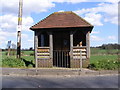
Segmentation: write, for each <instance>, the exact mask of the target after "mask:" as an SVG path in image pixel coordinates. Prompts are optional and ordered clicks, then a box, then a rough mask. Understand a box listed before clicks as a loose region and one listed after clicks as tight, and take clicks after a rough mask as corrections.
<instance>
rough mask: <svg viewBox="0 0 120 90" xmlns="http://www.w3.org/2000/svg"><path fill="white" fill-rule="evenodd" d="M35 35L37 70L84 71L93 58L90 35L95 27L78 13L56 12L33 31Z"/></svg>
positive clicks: (39, 23)
mask: <svg viewBox="0 0 120 90" xmlns="http://www.w3.org/2000/svg"><path fill="white" fill-rule="evenodd" d="M30 29H31V30H33V31H34V33H35V36H34V48H35V62H36V67H66V68H79V67H80V50H81V51H82V60H83V62H82V63H83V67H87V66H88V64H89V58H90V33H91V31H92V29H93V26H92V25H91V24H90V23H88V22H87V21H85V20H84V19H83V18H81V17H80V16H78V15H76V14H75V13H73V12H71V11H69V12H55V13H52V14H51V15H49V16H48V17H46V18H45V19H43V20H41V21H40V22H38V23H37V24H35V25H33V26H32V27H30Z"/></svg>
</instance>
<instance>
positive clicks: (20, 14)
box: [17, 0, 23, 58]
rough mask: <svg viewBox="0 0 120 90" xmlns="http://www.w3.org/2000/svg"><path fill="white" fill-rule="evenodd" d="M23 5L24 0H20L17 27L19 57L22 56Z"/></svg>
mask: <svg viewBox="0 0 120 90" xmlns="http://www.w3.org/2000/svg"><path fill="white" fill-rule="evenodd" d="M22 6H23V0H19V12H18V27H17V58H20V57H21V30H22Z"/></svg>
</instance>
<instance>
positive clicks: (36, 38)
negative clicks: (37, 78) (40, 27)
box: [34, 31, 38, 69]
mask: <svg viewBox="0 0 120 90" xmlns="http://www.w3.org/2000/svg"><path fill="white" fill-rule="evenodd" d="M37 48H38V35H37V31H35V32H34V49H35V68H36V69H37V68H38V61H37Z"/></svg>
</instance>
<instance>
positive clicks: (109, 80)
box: [2, 75, 118, 88]
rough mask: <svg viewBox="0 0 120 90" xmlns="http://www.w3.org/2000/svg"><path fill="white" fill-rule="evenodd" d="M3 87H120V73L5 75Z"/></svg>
mask: <svg viewBox="0 0 120 90" xmlns="http://www.w3.org/2000/svg"><path fill="white" fill-rule="evenodd" d="M2 88H118V75H105V76H72V77H55V76H53V77H30V76H3V77H2Z"/></svg>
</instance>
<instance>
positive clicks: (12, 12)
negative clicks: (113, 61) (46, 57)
mask: <svg viewBox="0 0 120 90" xmlns="http://www.w3.org/2000/svg"><path fill="white" fill-rule="evenodd" d="M96 1H97V2H96ZM96 1H95V0H23V22H22V24H23V25H22V48H30V47H34V32H33V31H31V30H29V28H30V26H32V25H34V24H35V23H37V22H38V21H40V20H42V19H44V18H45V17H47V16H48V15H49V14H51V13H53V12H58V11H73V12H75V13H76V14H78V15H79V16H81V17H83V18H84V19H85V20H87V21H88V22H90V23H91V24H92V25H94V29H93V31H92V33H91V35H90V37H91V38H90V39H91V40H90V44H91V46H99V45H102V44H108V43H118V0H96ZM98 1H99V2H98ZM18 5H19V0H1V1H0V48H6V45H7V42H8V41H9V40H11V41H12V43H14V44H16V42H17V29H16V27H17V22H18V21H17V20H18V7H19V6H18Z"/></svg>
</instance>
